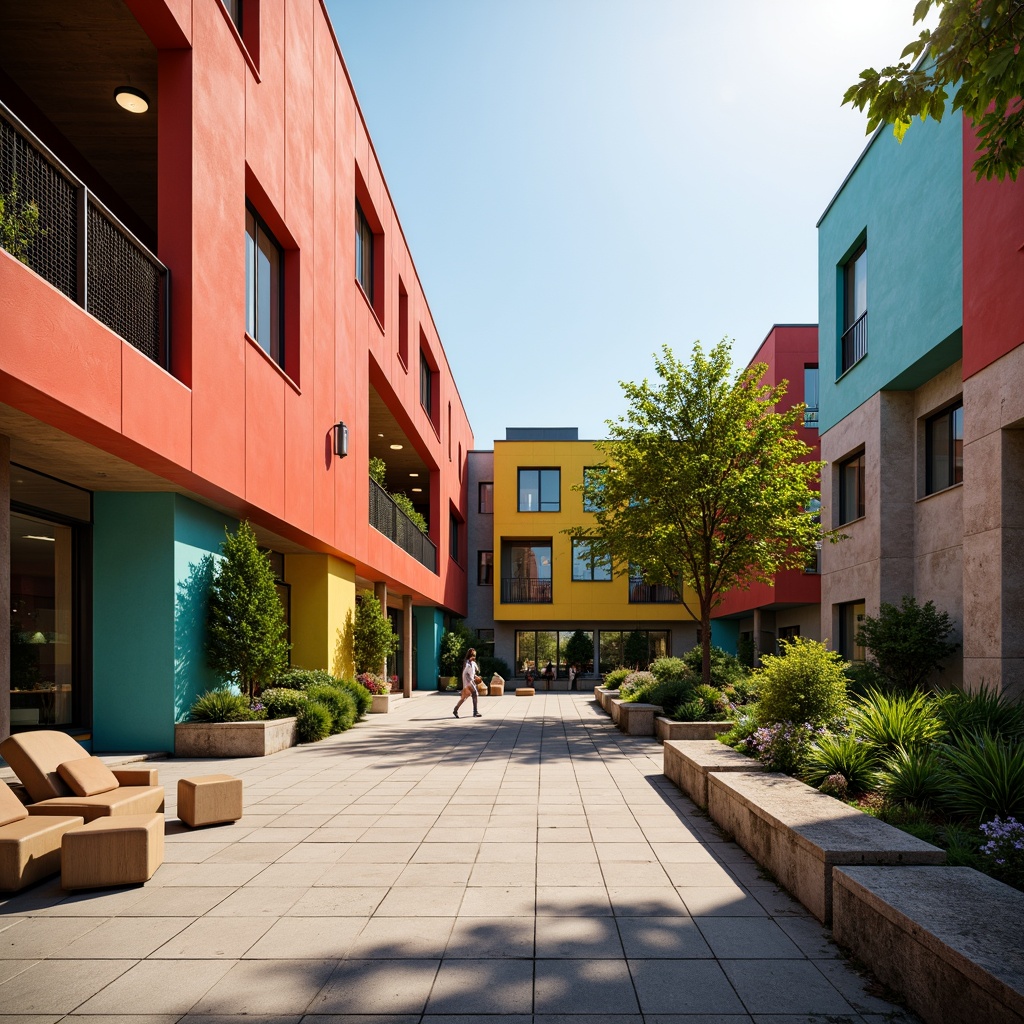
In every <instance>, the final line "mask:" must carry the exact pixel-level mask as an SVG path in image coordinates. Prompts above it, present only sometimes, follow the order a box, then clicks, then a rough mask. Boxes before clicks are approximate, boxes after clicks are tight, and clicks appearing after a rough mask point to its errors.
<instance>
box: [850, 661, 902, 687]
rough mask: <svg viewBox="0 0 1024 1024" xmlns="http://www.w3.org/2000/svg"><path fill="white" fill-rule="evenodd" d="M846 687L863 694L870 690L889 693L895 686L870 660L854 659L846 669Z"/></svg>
mask: <svg viewBox="0 0 1024 1024" xmlns="http://www.w3.org/2000/svg"><path fill="white" fill-rule="evenodd" d="M844 671H845V673H846V688H847V690H848V691H849V692H850V693H851V694H858V695H863V694H865V693H867V692H868V691H869V690H878V691H880V692H882V693H888V692H889V690H891V689H892V688H893V687H892V685H891V684H890V682H889V680H888V679H886V677H885V676H883V675H882V673H881V672H879V671H878V667H877V666H876V665H873V664H872V663H871V662H870V661H854V662H851V663H850V664H849V665H847V666H846V668H845V669H844Z"/></svg>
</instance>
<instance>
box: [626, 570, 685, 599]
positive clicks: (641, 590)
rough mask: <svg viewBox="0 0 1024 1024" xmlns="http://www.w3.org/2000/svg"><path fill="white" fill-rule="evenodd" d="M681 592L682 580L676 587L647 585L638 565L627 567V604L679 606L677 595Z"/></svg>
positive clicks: (657, 584)
mask: <svg viewBox="0 0 1024 1024" xmlns="http://www.w3.org/2000/svg"><path fill="white" fill-rule="evenodd" d="M681 591H682V580H679V581H678V589H677V587H670V586H667V585H666V584H664V583H648V582H647V580H646V578H645V577H644V571H643V569H641V568H640V566H638V565H633V564H632V563H631V564H630V566H629V603H630V604H679V603H680V597H679V593H680V592H681Z"/></svg>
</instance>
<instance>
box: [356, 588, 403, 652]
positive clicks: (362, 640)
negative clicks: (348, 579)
mask: <svg viewBox="0 0 1024 1024" xmlns="http://www.w3.org/2000/svg"><path fill="white" fill-rule="evenodd" d="M398 645H399V639H398V635H397V634H396V633H395V631H394V630H393V629H392V628H391V620H390V619H388V617H387V616H386V615H385V614H384V613H383V612H382V611H381V608H380V601H378V600H377V598H376V597H375V596H374V595H373V594H372V593H371V592H370V591H369V590H365V591H363V593H362V594H361V595H360V596H359V600H358V601H357V602H356V613H355V619H354V622H353V624H352V658H353V660H354V661H355V666H356V671H357V672H379V671H380V670H381V669H382V668H383V667H384V663H385V662H386V661H387V659H388V658H389V657H391V655H392V654H394V653H395V651H397V650H398Z"/></svg>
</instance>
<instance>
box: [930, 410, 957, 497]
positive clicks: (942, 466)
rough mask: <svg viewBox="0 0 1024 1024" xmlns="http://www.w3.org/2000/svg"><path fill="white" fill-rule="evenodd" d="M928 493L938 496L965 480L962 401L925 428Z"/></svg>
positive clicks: (940, 414)
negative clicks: (940, 492) (937, 493)
mask: <svg viewBox="0 0 1024 1024" xmlns="http://www.w3.org/2000/svg"><path fill="white" fill-rule="evenodd" d="M925 458H926V460H927V469H926V471H925V493H926V494H934V493H935V492H936V491H942V490H945V489H946V488H947V487H952V486H953V484H959V483H963V479H964V403H963V401H959V402H957V403H956V405H951V406H950V407H949V408H948V409H943V410H942V412H940V413H939V414H938V415H937V416H932V418H931V419H929V420H928V421H927V423H926V424H925Z"/></svg>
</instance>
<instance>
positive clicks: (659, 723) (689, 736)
mask: <svg viewBox="0 0 1024 1024" xmlns="http://www.w3.org/2000/svg"><path fill="white" fill-rule="evenodd" d="M731 728H732V722H676V721H674V720H673V719H671V718H665V717H664V716H661V717H659V718H658V719H657V720H656V721H655V723H654V735H655V736H657V738H658V742H659V743H664V742H665V740H713V739H714V738H715V737H716V736H718V735H719V734H720V733H723V732H728V731H729V730H730V729H731Z"/></svg>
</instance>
